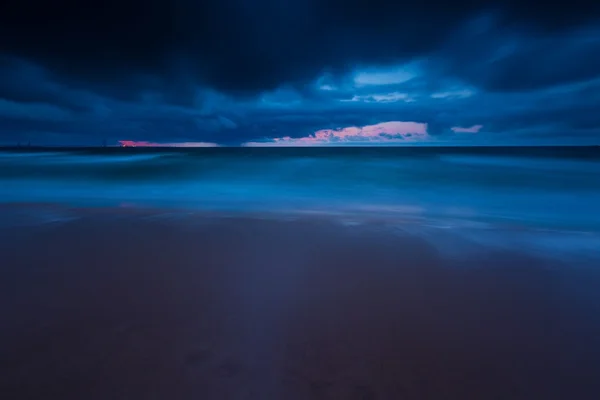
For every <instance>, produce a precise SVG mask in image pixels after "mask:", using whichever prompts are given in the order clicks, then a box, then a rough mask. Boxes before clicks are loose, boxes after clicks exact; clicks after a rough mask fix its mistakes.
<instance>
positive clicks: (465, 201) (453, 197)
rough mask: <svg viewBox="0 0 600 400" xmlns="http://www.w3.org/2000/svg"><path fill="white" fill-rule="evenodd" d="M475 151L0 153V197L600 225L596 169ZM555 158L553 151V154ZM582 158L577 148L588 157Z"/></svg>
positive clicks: (579, 162) (549, 158) (570, 161)
mask: <svg viewBox="0 0 600 400" xmlns="http://www.w3.org/2000/svg"><path fill="white" fill-rule="evenodd" d="M489 151H490V150H488V149H484V150H482V151H481V152H482V153H483V154H477V153H475V151H474V150H472V149H469V150H466V151H465V150H461V149H459V150H452V151H451V150H448V149H445V150H441V151H440V150H436V151H433V150H430V149H427V150H426V151H423V150H419V149H415V151H413V152H410V151H408V150H406V149H401V150H393V151H392V150H386V149H382V150H376V151H374V150H362V149H353V150H351V151H348V150H340V151H338V150H336V149H327V150H326V151H324V150H313V149H306V150H298V149H292V150H283V151H282V150H279V149H272V150H270V151H262V150H244V151H239V150H231V151H229V150H226V149H225V150H224V149H201V150H195V151H190V150H185V151H172V150H169V151H162V150H159V151H156V150H153V151H149V150H146V149H144V150H143V151H116V150H113V149H111V150H109V151H97V150H94V151H85V152H74V151H57V152H42V153H34V152H28V153H12V154H8V153H2V152H0V202H15V201H16V202H20V201H51V202H71V203H82V204H91V203H94V204H100V203H103V204H104V203H110V204H121V203H132V204H141V205H169V206H177V207H184V206H185V207H197V208H205V209H230V210H235V209H245V210H250V209H252V210H268V211H272V210H279V211H287V212H289V211H290V210H294V211H306V212H308V211H311V212H327V213H333V212H356V213H363V214H364V213H366V214H371V215H379V216H386V217H390V216H392V215H400V214H402V215H406V214H412V215H417V214H423V213H429V214H439V215H452V216H458V217H461V218H475V217H477V218H479V217H481V218H487V219H490V218H496V219H503V220H505V221H524V220H527V221H530V222H535V223H541V222H543V221H552V222H553V223H554V224H556V223H559V224H575V225H581V226H583V225H586V226H591V225H593V226H596V225H598V226H600V216H598V217H596V216H595V215H597V213H596V210H595V209H596V207H597V206H596V205H597V204H600V162H599V159H595V158H594V157H591V156H590V153H589V151H588V152H587V153H585V154H584V155H583V156H582V157H580V158H577V157H575V156H574V153H573V150H570V149H569V151H568V154H567V156H564V157H563V156H554V155H552V154H547V155H546V156H544V157H540V155H539V154H538V153H535V154H530V153H528V152H527V151H523V152H522V153H521V154H514V153H515V151H516V150H514V149H511V150H510V151H511V153H510V154H486V152H489ZM554 151H555V150H554ZM586 151H587V150H586Z"/></svg>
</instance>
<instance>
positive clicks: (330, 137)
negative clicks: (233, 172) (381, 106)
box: [244, 121, 429, 147]
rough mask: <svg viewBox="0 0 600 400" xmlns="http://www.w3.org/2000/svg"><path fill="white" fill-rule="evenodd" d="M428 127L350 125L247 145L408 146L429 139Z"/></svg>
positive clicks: (400, 123)
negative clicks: (400, 144) (303, 135)
mask: <svg viewBox="0 0 600 400" xmlns="http://www.w3.org/2000/svg"><path fill="white" fill-rule="evenodd" d="M428 138H429V134H428V133H427V124H426V123H422V122H411V121H389V122H381V123H379V124H375V125H366V126H363V127H358V126H348V127H345V128H339V129H321V130H318V131H316V132H315V133H313V134H311V135H308V136H305V137H300V138H291V137H289V136H284V137H280V138H274V139H271V140H268V141H264V142H247V143H244V146H249V147H257V146H320V145H331V144H334V145H335V144H337V145H347V144H363V145H367V144H386V143H390V144H391V143H406V142H418V141H423V140H427V139H428Z"/></svg>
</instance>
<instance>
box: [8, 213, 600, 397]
mask: <svg viewBox="0 0 600 400" xmlns="http://www.w3.org/2000/svg"><path fill="white" fill-rule="evenodd" d="M445 235H446V236H448V237H452V236H453V233H452V232H450V233H448V232H446V233H445ZM436 243H437V242H435V241H432V240H428V239H425V238H424V237H423V236H420V235H416V234H414V233H411V231H410V230H395V231H394V232H393V233H392V231H390V230H389V229H387V228H386V227H384V226H382V225H381V224H378V223H371V224H364V225H358V226H344V225H341V224H338V223H336V222H334V221H328V220H326V219H315V218H305V219H297V220H294V221H277V220H266V219H262V220H261V219H257V218H241V217H240V218H222V217H215V218H209V217H195V216H190V217H187V218H183V219H181V218H179V219H173V218H158V217H155V216H153V215H151V214H149V213H145V212H132V213H129V212H119V213H112V212H109V211H104V212H100V211H97V212H86V213H82V212H79V214H78V218H76V219H73V220H71V221H63V222H53V223H46V224H41V225H40V224H38V225H32V224H29V225H13V226H11V227H9V228H8V227H7V228H3V229H2V230H0V316H1V321H2V324H1V328H0V398H2V399H15V400H16V399H47V398H52V399H88V400H95V399H98V400H100V399H102V400H106V399H114V400H117V399H161V400H162V399H165V400H166V399H168V400H178V399H219V400H226V399H290V400H294V399H361V400H366V399H527V400H530V399H597V398H600V379H598V377H599V376H600V291H598V288H600V274H599V273H598V271H597V267H598V265H594V262H590V263H587V264H584V263H582V262H580V261H579V260H578V261H577V262H575V261H573V262H569V261H568V260H565V259H563V258H561V259H560V260H559V259H558V258H556V259H555V258H553V257H552V254H548V255H546V256H539V255H535V254H531V253H528V252H524V251H519V250H518V248H517V247H514V248H513V247H508V248H507V247H504V248H503V247H502V246H500V247H494V246H490V247H486V246H485V245H477V246H471V245H468V243H467V242H466V241H465V242H464V243H463V241H462V239H455V240H454V241H453V242H451V243H449V247H451V248H452V249H453V250H454V252H453V253H452V254H453V255H452V256H450V255H448V254H447V253H445V252H443V251H441V250H440V247H439V246H438V245H437V244H436ZM461 246H464V251H462V247H461Z"/></svg>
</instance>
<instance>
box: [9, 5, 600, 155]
mask: <svg viewBox="0 0 600 400" xmlns="http://www.w3.org/2000/svg"><path fill="white" fill-rule="evenodd" d="M599 16H600V3H598V2H592V1H584V0H575V1H571V2H569V3H567V4H561V3H546V2H539V1H533V0H527V1H500V0H497V1H483V2H477V3H474V2H470V1H463V0H461V1H458V2H452V3H448V2H443V1H440V0H427V1H422V2H418V3H414V2H393V1H389V0H388V1H385V0H368V1H367V0H347V1H342V0H322V1H318V0H307V1H296V0H294V1H285V2H284V1H274V0H255V1H252V2H249V1H242V0H221V1H216V0H214V1H202V0H200V1H190V0H185V1H183V0H176V1H167V0H150V1H139V0H120V1H115V0H106V1H102V2H99V1H91V2H79V1H74V0H61V1H56V2H43V1H41V0H19V1H17V0H8V1H7V2H3V3H2V5H0V135H1V136H0V138H2V139H3V141H4V142H7V143H8V142H11V141H14V140H17V139H18V140H22V139H23V140H27V139H32V138H33V140H36V141H39V142H61V141H62V142H65V143H89V144H95V143H98V141H100V140H101V139H108V140H109V141H115V142H117V141H118V140H138V141H148V142H153V143H155V142H165V143H176V142H186V143H187V142H193V141H198V142H211V143H212V142H216V143H224V144H241V143H245V142H256V141H258V142H260V141H269V140H272V138H283V137H290V138H303V137H311V135H312V137H316V136H315V134H316V132H319V131H322V130H333V131H343V129H346V128H348V127H365V126H373V125H376V124H380V123H386V122H390V121H400V122H402V121H403V122H414V123H419V124H426V125H427V137H431V138H439V137H441V136H442V135H446V136H447V137H448V138H451V137H454V136H457V135H458V134H460V133H462V134H463V135H462V136H461V137H464V136H465V135H464V133H465V132H471V131H472V132H471V133H473V134H472V135H470V136H471V137H474V136H477V137H482V136H483V137H488V138H491V137H496V138H497V137H498V135H501V134H503V135H504V136H505V137H510V138H512V137H513V136H514V135H517V136H518V135H522V134H523V132H528V131H529V132H531V133H534V132H546V133H544V134H542V135H541V136H540V137H546V138H548V139H549V140H550V141H551V140H552V138H553V137H558V136H561V135H562V136H564V137H568V136H569V135H570V136H571V137H573V138H576V137H584V138H586V140H587V141H591V142H593V141H594V140H596V139H597V138H598V137H600V134H599V132H598V131H599V129H600V124H599V121H598V118H597V117H596V116H595V115H596V114H597V113H595V111H594V107H595V105H597V104H598V101H599V97H600V96H599V95H598V93H599V92H598V90H599V85H598V80H599V79H600V22H599ZM473 127H478V128H477V129H475V128H473ZM461 129H463V131H461ZM495 133H497V135H495V136H494V134H495ZM398 134H400V132H398ZM511 135H513V136H511ZM544 135H546V136H544ZM334 136H335V135H334ZM467 136H469V135H467ZM531 137H535V135H533V136H531ZM461 140H462V139H461ZM477 140H480V139H477Z"/></svg>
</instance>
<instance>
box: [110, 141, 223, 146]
mask: <svg viewBox="0 0 600 400" xmlns="http://www.w3.org/2000/svg"><path fill="white" fill-rule="evenodd" d="M119 144H120V145H121V146H122V147H218V145H217V144H216V143H209V142H176V143H155V142H146V141H143V140H141V141H140V140H119Z"/></svg>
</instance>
